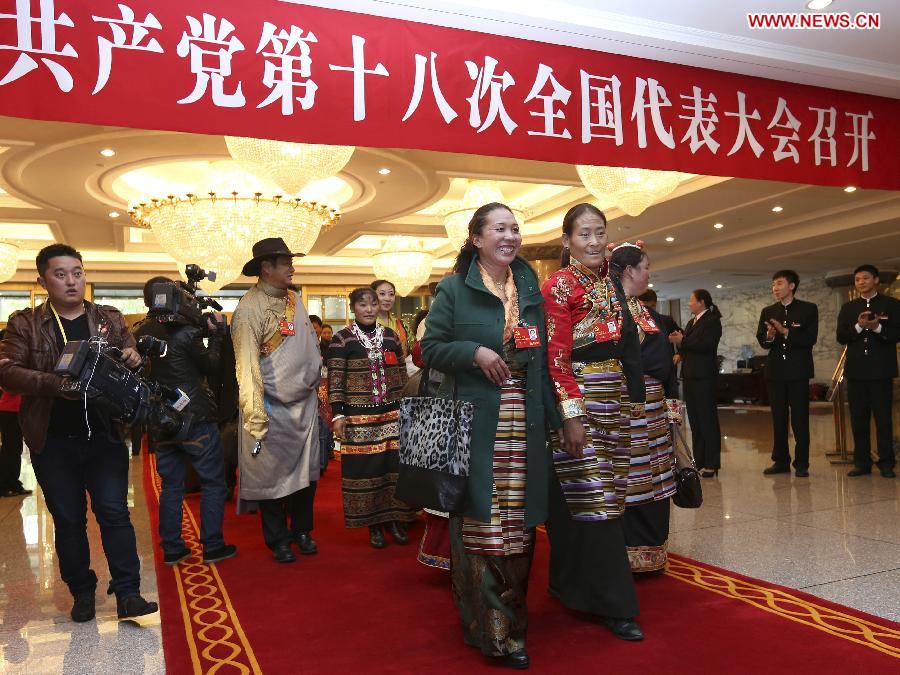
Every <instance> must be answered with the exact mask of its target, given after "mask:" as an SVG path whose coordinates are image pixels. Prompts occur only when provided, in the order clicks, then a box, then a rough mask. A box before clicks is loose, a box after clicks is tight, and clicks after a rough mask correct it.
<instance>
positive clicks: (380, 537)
mask: <svg viewBox="0 0 900 675" xmlns="http://www.w3.org/2000/svg"><path fill="white" fill-rule="evenodd" d="M369 543H370V544H372V548H384V547H385V546H387V542H386V541H385V540H384V532H382V531H381V525H369Z"/></svg>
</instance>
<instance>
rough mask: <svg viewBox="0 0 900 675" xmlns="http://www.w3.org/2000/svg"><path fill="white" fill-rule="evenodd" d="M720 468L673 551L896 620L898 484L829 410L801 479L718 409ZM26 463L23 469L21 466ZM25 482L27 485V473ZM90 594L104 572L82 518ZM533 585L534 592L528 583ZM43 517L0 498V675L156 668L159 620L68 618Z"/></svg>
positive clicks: (738, 414) (759, 421) (139, 511)
mask: <svg viewBox="0 0 900 675" xmlns="http://www.w3.org/2000/svg"><path fill="white" fill-rule="evenodd" d="M720 419H721V422H722V432H723V434H724V435H725V439H724V441H723V457H722V466H723V469H722V471H721V472H720V474H719V476H718V478H714V479H709V480H705V481H704V482H703V487H704V504H703V507H702V508H700V509H697V510H684V509H677V508H676V509H674V510H673V517H672V528H671V530H672V533H671V538H670V545H671V548H672V550H673V551H675V552H677V553H681V554H683V555H686V556H689V557H691V558H695V559H697V560H701V561H704V562H708V563H711V564H714V565H719V566H721V567H725V568H727V569H730V570H734V571H737V572H741V573H743V574H747V575H750V576H754V577H758V578H761V579H766V580H769V581H772V582H776V583H779V584H783V585H785V586H790V587H793V588H800V589H803V590H805V591H807V592H809V593H812V594H813V595H818V596H820V597H822V598H827V599H829V600H833V601H835V602H839V603H841V604H845V605H849V606H851V607H855V608H858V609H860V610H863V611H866V612H870V613H872V614H876V615H879V616H883V617H886V618H889V619H892V620H894V621H900V499H898V498H900V480H896V479H894V480H890V479H885V478H882V477H880V476H879V475H878V474H877V473H876V474H875V475H873V476H865V477H860V478H848V477H847V476H846V472H847V467H846V466H833V465H831V464H830V463H829V462H828V460H827V458H826V457H825V452H826V451H830V450H831V449H832V447H833V446H834V429H833V424H832V420H831V416H830V412H829V410H828V409H822V408H817V409H815V410H814V414H813V416H812V424H811V431H812V439H813V444H812V447H813V449H812V457H811V467H810V477H809V478H794V477H793V475H785V474H782V475H778V476H773V477H766V476H763V475H762V470H763V468H764V467H765V466H767V465H768V464H769V463H770V460H769V453H770V452H771V426H770V418H769V414H768V412H766V411H761V410H722V411H720ZM26 464H27V463H26ZM140 471H141V466H140V462H139V460H135V461H134V462H133V463H132V486H133V487H132V493H131V495H130V499H131V501H132V505H133V507H134V508H133V512H132V513H133V521H134V524H135V529H136V531H137V536H138V548H139V552H140V555H141V564H142V566H143V578H144V582H143V588H142V590H143V592H144V595H145V597H147V598H148V599H153V600H155V599H156V579H155V575H154V573H153V563H152V549H151V538H150V531H149V518H148V515H147V507H146V502H145V499H144V494H143V487H142V482H141V473H140ZM24 480H25V482H26V485H27V487H32V488H33V487H35V485H34V476H33V474H32V473H31V471H30V467H29V466H26V470H25V476H24ZM90 532H91V544H92V551H93V560H94V569H95V571H96V572H97V574H98V576H99V577H100V584H99V588H100V589H103V588H105V587H106V584H107V581H108V572H107V570H106V564H105V560H104V559H103V554H102V549H101V547H100V542H99V533H98V532H97V528H96V524H95V523H94V522H93V519H90ZM535 588H538V586H535ZM70 605H71V598H70V597H69V594H68V592H67V590H66V589H65V587H64V586H63V584H62V582H61V581H60V579H59V572H58V568H57V565H56V560H55V553H54V550H53V527H52V521H51V520H50V517H49V515H48V513H47V511H46V507H45V505H44V503H43V500H42V498H41V496H40V493H39V491H36V494H35V495H33V496H31V497H27V498H24V499H23V498H15V499H13V498H4V499H0V618H2V625H0V648H2V653H0V673H16V674H18V673H66V674H69V673H73V674H74V673H78V674H80V673H117V674H118V673H129V674H130V673H162V672H164V660H163V653H162V639H161V634H160V626H159V615H155V616H153V617H150V618H149V620H146V621H142V623H141V625H137V624H134V623H130V622H123V623H119V622H118V621H117V620H116V617H115V602H114V601H113V600H112V598H106V597H105V596H101V595H98V617H97V621H96V622H89V623H87V624H74V623H72V622H71V621H69V618H68V611H69V608H70Z"/></svg>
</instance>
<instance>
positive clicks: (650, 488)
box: [622, 375, 675, 507]
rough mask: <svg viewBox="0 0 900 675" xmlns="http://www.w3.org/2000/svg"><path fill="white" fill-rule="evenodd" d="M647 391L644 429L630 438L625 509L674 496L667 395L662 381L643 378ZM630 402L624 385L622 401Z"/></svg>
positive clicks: (640, 429) (673, 459) (647, 377)
mask: <svg viewBox="0 0 900 675" xmlns="http://www.w3.org/2000/svg"><path fill="white" fill-rule="evenodd" d="M644 385H645V387H646V389H647V403H646V406H645V408H646V417H647V424H646V426H645V427H643V426H642V427H639V428H637V429H635V430H634V431H633V433H632V437H631V463H630V464H629V468H628V496H627V497H626V498H625V504H626V506H629V507H630V506H640V505H641V504H649V503H650V502H654V501H658V500H660V499H666V498H667V497H671V496H672V495H673V494H675V474H674V473H673V471H674V468H675V451H674V449H673V447H672V439H671V437H670V435H669V420H668V418H667V416H666V395H665V392H664V391H663V385H662V382H660V381H659V380H657V379H656V378H655V377H650V376H649V375H644ZM627 400H628V392H627V391H626V389H625V383H624V382H623V383H622V401H623V402H625V401H627Z"/></svg>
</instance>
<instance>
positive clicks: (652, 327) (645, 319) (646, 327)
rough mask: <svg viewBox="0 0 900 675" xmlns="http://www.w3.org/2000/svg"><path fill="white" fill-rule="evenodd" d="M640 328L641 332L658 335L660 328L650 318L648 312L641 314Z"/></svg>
mask: <svg viewBox="0 0 900 675" xmlns="http://www.w3.org/2000/svg"><path fill="white" fill-rule="evenodd" d="M637 323H638V326H640V327H641V330H642V331H644V332H645V333H658V332H659V327H658V326H657V325H656V322H655V321H654V320H653V319H652V318H651V317H650V315H649V314H648V313H647V312H641V315H640V318H639V319H638V322H637Z"/></svg>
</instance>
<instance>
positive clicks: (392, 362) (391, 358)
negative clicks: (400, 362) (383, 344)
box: [384, 352, 397, 366]
mask: <svg viewBox="0 0 900 675" xmlns="http://www.w3.org/2000/svg"><path fill="white" fill-rule="evenodd" d="M384 362H385V363H386V364H387V365H389V366H396V365H397V354H396V353H394V352H385V353H384Z"/></svg>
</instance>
